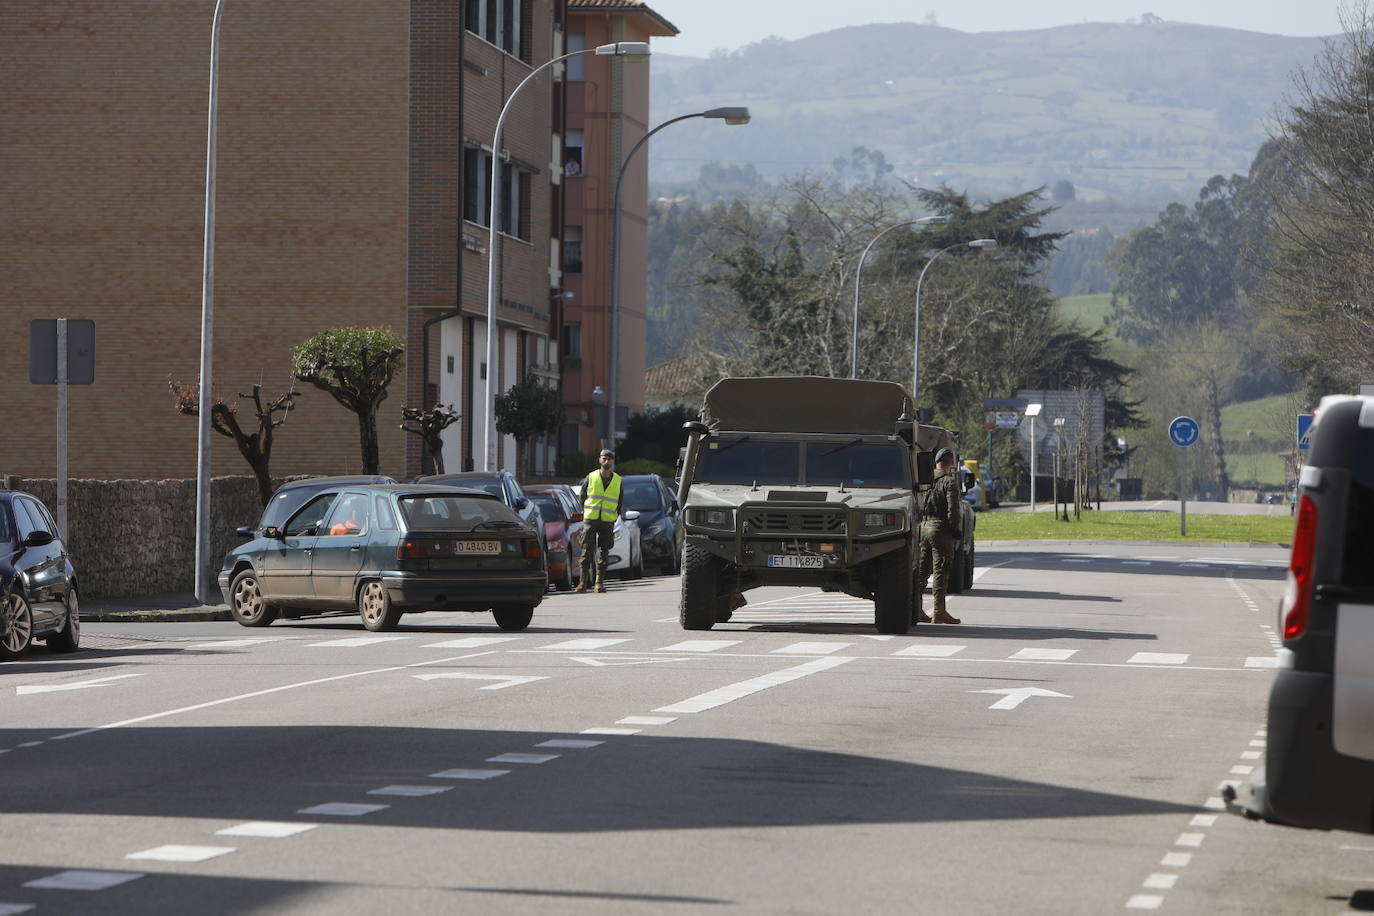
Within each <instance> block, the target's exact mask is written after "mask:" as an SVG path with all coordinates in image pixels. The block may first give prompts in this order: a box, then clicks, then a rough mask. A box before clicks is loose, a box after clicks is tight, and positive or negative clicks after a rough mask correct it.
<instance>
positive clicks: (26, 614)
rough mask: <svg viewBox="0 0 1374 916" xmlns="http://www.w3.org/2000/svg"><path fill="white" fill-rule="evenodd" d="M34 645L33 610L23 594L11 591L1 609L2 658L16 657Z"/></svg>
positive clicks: (0, 654) (0, 646)
mask: <svg viewBox="0 0 1374 916" xmlns="http://www.w3.org/2000/svg"><path fill="white" fill-rule="evenodd" d="M31 645H33V610H32V609H31V608H30V607H29V603H28V602H27V601H25V600H24V596H23V595H19V594H15V593H13V592H11V593H10V594H8V595H6V596H5V601H4V605H3V609H0V660H10V659H16V658H18V657H19V656H21V655H23V654H24V653H25V652H27V651H28V650H29V646H31Z"/></svg>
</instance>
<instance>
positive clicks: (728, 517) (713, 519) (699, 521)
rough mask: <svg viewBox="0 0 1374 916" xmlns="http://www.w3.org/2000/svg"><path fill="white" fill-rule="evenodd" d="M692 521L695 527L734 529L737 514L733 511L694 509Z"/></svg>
mask: <svg viewBox="0 0 1374 916" xmlns="http://www.w3.org/2000/svg"><path fill="white" fill-rule="evenodd" d="M691 516H692V518H691V521H692V524H694V525H705V526H707V527H708V528H733V527H734V526H735V513H734V510H733V509H693V510H692V513H691Z"/></svg>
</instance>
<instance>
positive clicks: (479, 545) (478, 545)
mask: <svg viewBox="0 0 1374 916" xmlns="http://www.w3.org/2000/svg"><path fill="white" fill-rule="evenodd" d="M453 552H454V553H491V554H495V553H500V552H501V542H500V541H454V542H453Z"/></svg>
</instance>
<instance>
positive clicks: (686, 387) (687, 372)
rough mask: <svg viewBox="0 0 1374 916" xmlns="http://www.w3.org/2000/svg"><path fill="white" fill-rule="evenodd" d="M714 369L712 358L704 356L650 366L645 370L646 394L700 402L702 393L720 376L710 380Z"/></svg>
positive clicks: (681, 357) (692, 355) (671, 360)
mask: <svg viewBox="0 0 1374 916" xmlns="http://www.w3.org/2000/svg"><path fill="white" fill-rule="evenodd" d="M711 368H712V367H711V360H710V358H709V357H708V356H706V355H705V354H702V353H693V354H690V355H688V356H679V357H678V358H677V359H670V360H668V362H666V363H659V364H658V365H657V366H650V367H648V368H647V369H645V370H644V393H645V395H646V396H648V397H650V398H657V399H662V400H673V401H682V400H689V401H694V402H700V401H701V396H702V394H703V393H704V392H705V391H706V389H707V388H709V387H711V383H712V382H714V381H716V377H708V376H710V373H711Z"/></svg>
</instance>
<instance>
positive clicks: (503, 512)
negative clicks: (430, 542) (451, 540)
mask: <svg viewBox="0 0 1374 916" xmlns="http://www.w3.org/2000/svg"><path fill="white" fill-rule="evenodd" d="M397 502H399V503H400V506H401V518H403V519H404V520H405V524H406V528H408V529H409V530H411V531H444V530H452V529H459V530H466V529H468V528H472V527H473V526H475V525H479V524H481V523H483V522H514V523H516V524H517V525H520V526H522V527H524V524H525V523H524V522H522V521H521V520H520V517H519V516H518V515H516V514H515V513H514V512H512V511H510V510H509V509H507V508H506V507H505V505H503V504H502V503H500V502H498V501H497V500H494V499H480V498H473V497H471V496H402V497H401V498H400V499H399V500H398V501H397Z"/></svg>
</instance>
